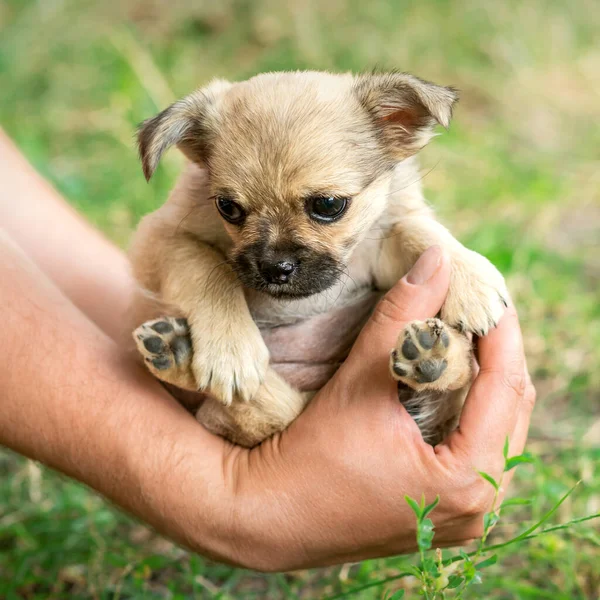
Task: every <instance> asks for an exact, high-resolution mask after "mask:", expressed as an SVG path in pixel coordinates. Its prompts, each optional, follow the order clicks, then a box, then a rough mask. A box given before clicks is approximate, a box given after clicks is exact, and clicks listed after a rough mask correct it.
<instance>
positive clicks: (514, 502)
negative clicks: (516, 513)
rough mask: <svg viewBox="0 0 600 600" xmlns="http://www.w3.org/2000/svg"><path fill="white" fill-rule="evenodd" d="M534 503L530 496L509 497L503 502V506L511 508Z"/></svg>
mask: <svg viewBox="0 0 600 600" xmlns="http://www.w3.org/2000/svg"><path fill="white" fill-rule="evenodd" d="M530 504H532V500H530V499H529V498H509V499H508V500H505V501H504V502H503V503H502V508H509V507H510V506H529V505H530Z"/></svg>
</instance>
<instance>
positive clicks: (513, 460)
mask: <svg viewBox="0 0 600 600" xmlns="http://www.w3.org/2000/svg"><path fill="white" fill-rule="evenodd" d="M531 462H533V457H532V456H531V455H529V454H519V455H518V456H511V457H510V458H509V459H508V460H507V461H506V464H505V465H504V471H505V472H506V471H510V470H511V469H514V468H515V467H516V466H517V465H520V464H521V463H531Z"/></svg>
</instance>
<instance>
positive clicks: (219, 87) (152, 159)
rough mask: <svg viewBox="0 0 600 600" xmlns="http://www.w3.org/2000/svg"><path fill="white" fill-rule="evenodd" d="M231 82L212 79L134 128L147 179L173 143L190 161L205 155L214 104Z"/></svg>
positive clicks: (214, 118) (214, 119)
mask: <svg viewBox="0 0 600 600" xmlns="http://www.w3.org/2000/svg"><path fill="white" fill-rule="evenodd" d="M231 85H232V84H231V83H229V82H227V81H223V80H219V79H217V80H214V81H212V82H211V83H210V84H209V85H208V86H206V87H205V88H202V89H200V90H197V91H195V92H193V93H191V94H190V95H189V96H186V97H185V98H183V99H182V100H178V101H177V102H175V103H174V104H172V105H171V106H169V108H166V109H165V110H163V111H162V112H161V113H159V114H158V115H156V117H154V118H153V119H147V120H146V121H144V122H143V123H142V124H141V125H140V127H139V129H138V147H139V152H140V158H141V160H142V168H143V170H144V176H145V177H146V180H150V177H152V174H153V173H154V170H155V169H156V166H157V165H158V161H159V160H160V157H161V156H162V154H163V152H164V151H165V150H167V148H170V147H171V146H173V145H177V147H178V148H179V149H180V150H181V151H182V152H183V153H184V154H185V155H186V156H187V157H188V158H190V159H191V160H196V161H202V160H204V159H205V158H206V156H207V154H208V151H209V146H210V140H211V137H212V135H213V132H214V131H215V125H216V122H217V120H218V105H219V99H220V97H221V96H222V94H223V93H224V92H225V91H226V90H227V89H229V88H230V87H231Z"/></svg>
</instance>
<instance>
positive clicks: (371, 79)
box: [354, 73, 458, 160]
mask: <svg viewBox="0 0 600 600" xmlns="http://www.w3.org/2000/svg"><path fill="white" fill-rule="evenodd" d="M354 92H355V94H356V95H357V97H358V100H359V102H360V103H361V104H362V106H363V107H364V108H365V109H366V110H367V111H368V112H369V114H370V115H371V117H372V119H373V120H374V122H375V125H376V127H377V128H378V129H379V130H380V132H381V134H382V136H383V139H384V141H385V144H386V146H387V148H388V150H389V151H390V152H391V154H392V156H393V157H394V158H395V159H397V160H402V159H404V158H407V157H408V156H411V155H412V154H415V153H416V152H418V151H419V150H420V149H421V148H423V146H425V144H427V142H428V141H429V140H430V139H431V138H432V137H433V135H434V134H433V129H434V127H435V125H436V124H437V123H439V124H440V125H442V126H443V127H446V128H447V127H448V125H449V123H450V118H451V117H452V107H453V105H454V103H455V102H456V101H457V100H458V93H457V91H456V90H455V89H454V88H451V87H442V86H439V85H435V84H434V83H430V82H429V81H423V80H422V79H419V78H418V77H414V76H412V75H409V74H408V73H380V74H372V75H359V76H358V77H356V79H355V82H354Z"/></svg>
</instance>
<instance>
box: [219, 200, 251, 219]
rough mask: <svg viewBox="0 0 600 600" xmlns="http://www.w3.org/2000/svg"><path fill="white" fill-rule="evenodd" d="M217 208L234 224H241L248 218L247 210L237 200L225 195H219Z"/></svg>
mask: <svg viewBox="0 0 600 600" xmlns="http://www.w3.org/2000/svg"><path fill="white" fill-rule="evenodd" d="M217 210H218V211H219V212H220V213H221V216H222V217H223V218H224V219H225V220H226V221H229V222H230V223H233V224H234V225H239V224H240V223H241V222H242V221H243V220H244V219H245V218H246V211H245V210H244V209H243V208H242V207H241V206H240V205H239V204H238V203H237V202H236V201H235V200H232V199H231V198H226V197H225V196H217Z"/></svg>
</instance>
